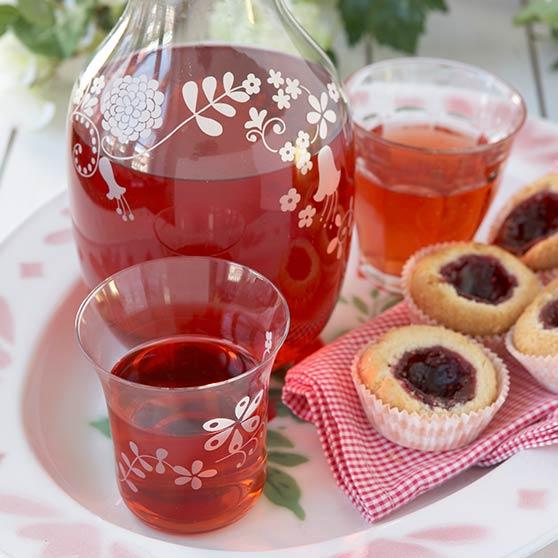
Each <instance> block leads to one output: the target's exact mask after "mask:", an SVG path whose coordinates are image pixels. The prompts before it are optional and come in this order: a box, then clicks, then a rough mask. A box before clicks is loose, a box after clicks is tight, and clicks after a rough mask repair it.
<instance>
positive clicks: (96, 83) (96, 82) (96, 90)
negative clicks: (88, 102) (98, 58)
mask: <svg viewBox="0 0 558 558" xmlns="http://www.w3.org/2000/svg"><path fill="white" fill-rule="evenodd" d="M104 87H105V76H98V77H96V78H94V79H93V83H92V84H91V94H92V95H99V94H100V93H101V91H102V90H103V88H104Z"/></svg>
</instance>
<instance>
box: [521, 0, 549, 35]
mask: <svg viewBox="0 0 558 558" xmlns="http://www.w3.org/2000/svg"><path fill="white" fill-rule="evenodd" d="M537 22H540V23H545V24H546V25H548V27H550V29H558V0H531V2H529V3H528V4H527V5H526V6H525V7H524V8H523V9H522V10H521V11H520V12H519V13H518V14H517V15H516V16H515V19H514V23H516V24H517V25H525V24H528V23H537Z"/></svg>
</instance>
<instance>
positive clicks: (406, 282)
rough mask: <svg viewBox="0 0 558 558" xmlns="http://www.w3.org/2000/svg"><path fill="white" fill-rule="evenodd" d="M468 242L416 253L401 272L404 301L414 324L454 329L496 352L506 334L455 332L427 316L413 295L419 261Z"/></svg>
mask: <svg viewBox="0 0 558 558" xmlns="http://www.w3.org/2000/svg"><path fill="white" fill-rule="evenodd" d="M467 244H468V243H467V242H442V243H439V244H432V245H430V246H426V247H425V248H422V249H421V250H419V251H418V252H415V253H414V254H413V255H412V256H411V257H410V258H409V259H408V260H407V261H406V262H405V265H404V267H403V271H402V272H401V291H402V293H403V299H404V300H405V302H406V303H407V308H408V311H409V320H410V322H411V323H413V324H424V325H437V326H443V327H445V328H447V329H453V330H454V331H458V332H459V333H462V334H464V335H467V336H468V337H471V338H473V339H475V341H478V342H479V343H482V344H483V345H486V346H488V347H489V348H491V349H493V350H494V351H499V350H500V349H502V348H503V346H504V340H505V336H506V334H505V333H501V334H498V335H469V334H467V333H464V332H463V331H459V330H455V329H454V328H452V327H450V326H448V325H446V324H443V323H440V322H438V321H437V320H435V319H434V318H431V317H430V316H428V315H427V314H425V313H424V312H423V311H422V310H421V309H420V308H419V307H418V306H417V305H416V304H415V301H414V300H413V297H412V295H411V272H412V270H413V268H414V267H415V265H416V264H417V263H418V261H419V260H420V259H422V258H424V257H425V256H428V255H430V254H432V253H433V252H437V251H438V250H441V249H443V248H449V247H450V246H465V245H467Z"/></svg>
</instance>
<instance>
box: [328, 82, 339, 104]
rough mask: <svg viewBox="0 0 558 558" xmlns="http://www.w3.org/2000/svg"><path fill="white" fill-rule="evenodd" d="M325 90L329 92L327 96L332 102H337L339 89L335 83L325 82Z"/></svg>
mask: <svg viewBox="0 0 558 558" xmlns="http://www.w3.org/2000/svg"><path fill="white" fill-rule="evenodd" d="M327 91H328V93H329V98H330V99H331V100H332V101H333V102H334V103H337V102H339V89H338V88H337V85H336V84H335V83H333V82H331V83H328V84H327Z"/></svg>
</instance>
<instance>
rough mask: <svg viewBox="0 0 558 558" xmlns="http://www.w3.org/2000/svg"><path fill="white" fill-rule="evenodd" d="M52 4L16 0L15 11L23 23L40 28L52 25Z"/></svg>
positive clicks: (39, 0) (47, 1) (48, 2)
mask: <svg viewBox="0 0 558 558" xmlns="http://www.w3.org/2000/svg"><path fill="white" fill-rule="evenodd" d="M54 7H55V5H54V2H52V0H17V9H18V10H19V14H20V15H21V17H22V18H23V19H25V21H27V22H28V23H30V24H31V25H35V26H37V27H41V28H43V29H44V28H47V27H52V26H53V25H54V22H55V20H54Z"/></svg>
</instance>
